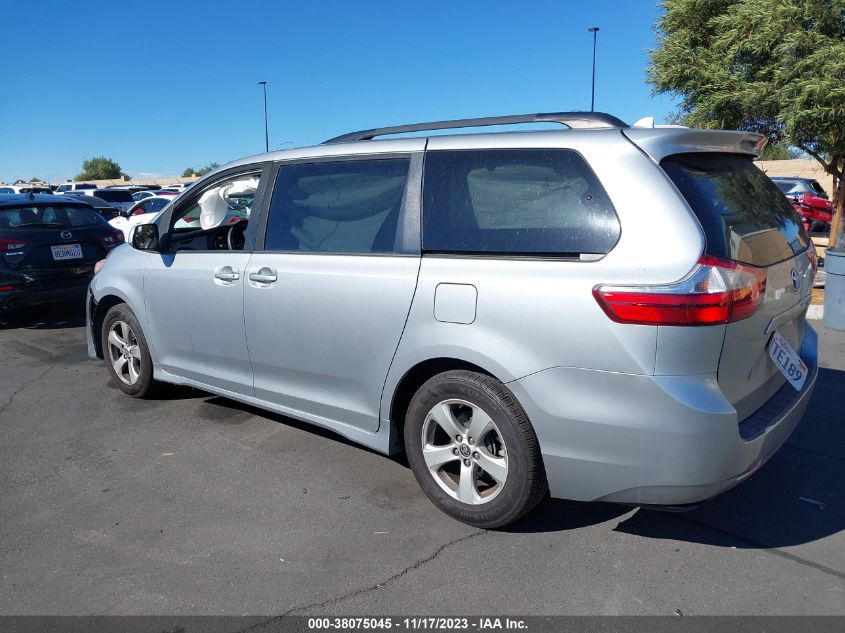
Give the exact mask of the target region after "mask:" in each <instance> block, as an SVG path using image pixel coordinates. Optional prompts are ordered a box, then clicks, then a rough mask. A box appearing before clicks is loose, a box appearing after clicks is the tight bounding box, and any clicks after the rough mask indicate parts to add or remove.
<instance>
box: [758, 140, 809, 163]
mask: <svg viewBox="0 0 845 633" xmlns="http://www.w3.org/2000/svg"><path fill="white" fill-rule="evenodd" d="M790 158H800V152H797V151H796V150H794V149H792V148H791V147H788V146H786V145H782V144H779V143H766V145H765V147H763V149H762V150H761V151H760V160H789V159H790Z"/></svg>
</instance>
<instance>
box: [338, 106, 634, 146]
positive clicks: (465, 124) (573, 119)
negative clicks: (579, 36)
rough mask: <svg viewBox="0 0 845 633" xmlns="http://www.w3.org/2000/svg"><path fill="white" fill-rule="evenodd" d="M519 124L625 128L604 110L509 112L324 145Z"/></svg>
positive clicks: (383, 130) (362, 134) (380, 130)
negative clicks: (388, 136)
mask: <svg viewBox="0 0 845 633" xmlns="http://www.w3.org/2000/svg"><path fill="white" fill-rule="evenodd" d="M521 123H560V124H561V125H565V126H567V127H569V128H627V127H628V126H627V124H626V123H625V122H624V121H622V120H621V119H618V118H616V117H615V116H613V115H612V114H607V113H606V112H543V113H538V114H511V115H508V116H491V117H482V118H479V119H454V120H450V121H430V122H428V123H412V124H410V125H394V126H391V127H377V128H372V129H370V130H359V131H358V132H350V133H348V134H342V135H341V136H336V137H334V138H330V139H329V140H327V141H324V143H323V144H329V143H349V142H355V141H371V140H373V139H374V138H375V137H376V136H386V135H388V134H404V133H407V132H426V131H431V130H451V129H457V128H470V127H484V126H487V125H517V124H521Z"/></svg>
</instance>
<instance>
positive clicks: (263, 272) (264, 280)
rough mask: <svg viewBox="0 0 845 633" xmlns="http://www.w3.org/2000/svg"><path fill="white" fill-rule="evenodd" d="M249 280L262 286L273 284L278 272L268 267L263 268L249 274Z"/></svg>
mask: <svg viewBox="0 0 845 633" xmlns="http://www.w3.org/2000/svg"><path fill="white" fill-rule="evenodd" d="M249 280H250V281H256V282H258V283H260V284H271V283H273V282H274V281H276V271H275V270H273V269H272V268H268V267H267V266H262V267H261V268H259V269H258V270H256V271H255V272H253V273H249Z"/></svg>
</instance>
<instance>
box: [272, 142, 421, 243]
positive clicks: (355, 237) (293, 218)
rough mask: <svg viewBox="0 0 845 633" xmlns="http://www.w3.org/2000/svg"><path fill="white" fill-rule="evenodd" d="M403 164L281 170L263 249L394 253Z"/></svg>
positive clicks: (405, 172)
mask: <svg viewBox="0 0 845 633" xmlns="http://www.w3.org/2000/svg"><path fill="white" fill-rule="evenodd" d="M409 163H410V161H409V159H407V158H381V159H360V160H347V161H337V162H334V161H332V162H319V163H301V164H294V165H286V166H283V167H282V168H281V169H280V170H279V175H278V177H277V178H276V186H275V189H274V190H273V200H272V203H271V205H270V215H269V217H268V220H267V234H266V237H265V244H264V248H265V250H268V251H294V252H324V253H359V254H368V253H391V252H397V251H398V250H399V249H398V247H397V235H399V232H398V230H397V229H398V225H399V219H400V215H401V210H402V198H403V195H404V192H405V182H406V180H407V176H408V166H409Z"/></svg>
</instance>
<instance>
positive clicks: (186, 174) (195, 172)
mask: <svg viewBox="0 0 845 633" xmlns="http://www.w3.org/2000/svg"><path fill="white" fill-rule="evenodd" d="M218 167H220V163H209V164H208V165H206V166H205V167H200V168H199V169H194V168H193V167H188V168H187V169H186V170H185V171H183V172H182V178H191V177H192V176H205V175H206V174H209V173H211V172H212V171H214V170H215V169H217V168H218Z"/></svg>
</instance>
